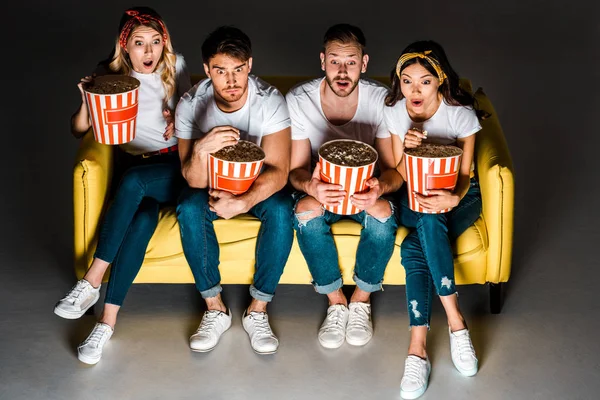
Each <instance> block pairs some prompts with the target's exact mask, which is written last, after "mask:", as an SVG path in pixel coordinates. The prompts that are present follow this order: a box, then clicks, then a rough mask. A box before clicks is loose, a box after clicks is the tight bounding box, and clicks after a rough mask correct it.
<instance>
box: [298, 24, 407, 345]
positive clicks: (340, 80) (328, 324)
mask: <svg viewBox="0 0 600 400" xmlns="http://www.w3.org/2000/svg"><path fill="white" fill-rule="evenodd" d="M323 42H324V49H323V51H322V52H321V54H320V57H321V69H322V70H323V71H325V77H324V78H319V79H314V80H311V81H308V82H305V83H303V84H300V85H298V86H296V87H295V88H293V89H292V90H290V92H289V93H288V94H287V95H286V100H287V103H288V109H289V110H290V117H291V119H292V160H291V165H290V183H291V184H292V186H293V187H294V188H295V189H296V190H297V191H298V192H300V193H296V198H297V199H298V200H297V203H296V207H295V216H294V229H295V230H296V237H297V239H298V243H299V245H300V249H301V250H302V253H303V254H304V257H305V259H306V261H307V264H308V266H309V269H310V271H311V274H312V277H313V285H314V286H315V289H316V291H317V292H318V293H321V294H326V295H327V297H328V299H329V308H328V309H327V316H326V317H325V320H324V321H323V324H322V326H321V329H320V330H319V334H318V338H319V342H320V343H321V345H322V346H324V347H326V348H337V347H340V346H341V345H342V344H343V343H344V341H347V342H348V343H349V344H351V345H355V346H361V345H364V344H366V343H368V342H369V340H371V337H372V336H373V325H372V323H371V306H370V295H371V293H372V292H375V291H378V290H380V289H381V284H382V281H383V273H384V271H385V267H386V266H387V263H388V262H389V259H390V257H391V256H392V252H393V249H394V241H395V237H396V230H397V227H398V226H397V222H396V218H395V216H394V209H393V206H392V204H391V203H390V202H389V201H387V200H385V199H383V198H381V196H383V195H384V194H386V193H391V192H394V191H396V190H398V188H399V187H400V186H401V184H402V178H401V176H400V174H399V173H398V172H397V171H396V169H395V164H394V157H393V154H392V142H391V137H390V134H389V132H388V130H387V127H386V126H385V123H384V122H383V121H384V120H383V109H384V98H385V96H386V94H387V88H386V87H385V86H383V85H381V84H379V83H375V82H373V81H369V80H366V79H361V77H360V75H361V73H363V72H366V70H367V64H368V62H369V56H368V55H367V54H365V45H366V42H365V37H364V35H363V33H362V31H361V30H360V29H359V28H357V27H355V26H352V25H348V24H339V25H334V26H332V27H331V28H329V29H328V30H327V32H326V33H325V38H324V41H323ZM333 139H353V140H359V141H362V142H364V143H367V144H369V145H371V146H374V147H375V149H376V150H377V152H378V153H379V169H380V171H381V172H380V174H378V176H377V177H373V178H371V179H369V180H368V181H367V185H368V187H369V189H368V191H366V192H365V193H361V194H354V195H353V196H351V202H352V203H353V204H354V205H355V206H356V207H357V208H359V209H361V210H362V211H361V212H360V213H358V214H355V215H352V216H349V217H345V218H351V219H353V220H355V221H357V222H359V223H360V224H361V225H362V226H363V229H362V231H361V238H360V242H359V246H358V250H357V254H356V264H355V268H354V281H355V282H356V288H355V290H354V293H353V294H352V297H351V299H350V304H348V300H347V299H346V297H345V295H344V293H343V292H342V289H341V288H342V284H343V281H342V275H341V273H340V269H339V265H338V254H337V249H336V247H335V243H334V241H333V236H332V234H331V229H330V225H331V224H332V223H334V222H336V221H338V220H340V218H342V216H340V215H337V214H333V213H331V212H329V211H327V210H325V209H324V208H323V205H330V206H335V205H337V204H338V203H339V202H340V201H341V200H342V199H343V197H344V192H343V191H341V188H342V187H341V186H340V185H334V184H330V183H326V182H323V181H321V180H320V170H319V164H318V163H317V161H318V154H317V152H318V149H319V147H320V146H321V145H322V144H323V143H325V142H327V141H329V140H333Z"/></svg>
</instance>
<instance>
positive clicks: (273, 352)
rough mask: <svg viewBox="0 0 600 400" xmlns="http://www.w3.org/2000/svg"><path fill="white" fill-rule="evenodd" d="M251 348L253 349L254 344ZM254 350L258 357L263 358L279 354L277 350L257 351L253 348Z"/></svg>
mask: <svg viewBox="0 0 600 400" xmlns="http://www.w3.org/2000/svg"><path fill="white" fill-rule="evenodd" d="M250 347H252V344H250ZM252 350H254V352H255V353H256V354H258V355H261V356H263V355H269V354H275V353H277V349H275V350H272V351H258V350H256V349H255V348H254V347H252Z"/></svg>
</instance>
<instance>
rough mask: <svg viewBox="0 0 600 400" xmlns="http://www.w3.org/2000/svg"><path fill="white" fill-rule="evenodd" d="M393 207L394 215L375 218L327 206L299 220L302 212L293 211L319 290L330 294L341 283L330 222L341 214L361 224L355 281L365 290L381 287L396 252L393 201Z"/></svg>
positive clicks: (295, 224)
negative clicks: (386, 270) (347, 213)
mask: <svg viewBox="0 0 600 400" xmlns="http://www.w3.org/2000/svg"><path fill="white" fill-rule="evenodd" d="M303 195H305V194H303ZM300 196H301V197H304V196H302V195H300ZM301 197H300V198H301ZM300 198H298V200H299V199H300ZM390 207H391V209H392V215H390V217H388V218H375V217H373V216H371V215H369V214H367V213H366V212H365V211H361V212H359V213H358V214H353V215H339V214H334V213H332V212H330V211H327V210H325V209H322V211H323V214H322V215H320V216H318V217H315V218H312V219H310V220H299V219H298V217H299V216H300V214H294V229H295V230H296V238H297V239H298V244H299V246H300V250H302V254H303V255H304V258H305V259H306V263H307V264H308V269H309V270H310V273H311V275H312V277H313V282H312V283H313V286H314V287H315V290H316V291H317V293H321V294H328V293H331V292H334V291H336V290H338V289H339V288H341V287H342V284H343V282H342V274H341V272H340V267H339V264H338V252H337V248H336V247H335V242H334V240H333V235H332V233H331V224H333V223H335V222H337V221H339V220H340V219H342V218H349V219H351V220H353V221H356V222H358V223H359V224H361V225H362V230H361V231H360V241H359V242H358V249H357V250H356V264H355V265H354V282H356V285H357V286H358V287H359V288H360V289H361V290H364V291H365V292H369V293H372V292H375V291H378V290H381V284H382V282H383V273H384V272H385V268H386V266H387V264H388V262H389V261H390V258H391V257H392V253H393V252H394V242H395V240H396V231H397V230H398V224H397V222H396V218H395V217H394V215H393V214H394V209H395V208H394V206H392V204H391V203H390Z"/></svg>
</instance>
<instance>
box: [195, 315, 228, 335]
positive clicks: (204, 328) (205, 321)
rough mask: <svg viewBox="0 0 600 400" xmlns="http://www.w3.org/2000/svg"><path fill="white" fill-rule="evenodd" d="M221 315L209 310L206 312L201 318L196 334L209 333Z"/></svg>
mask: <svg viewBox="0 0 600 400" xmlns="http://www.w3.org/2000/svg"><path fill="white" fill-rule="evenodd" d="M220 314H222V312H221V311H217V310H211V311H207V312H206V313H205V314H204V317H203V318H202V322H201V323H200V326H199V327H198V330H196V333H209V332H210V331H211V330H212V329H213V328H214V326H215V324H216V323H217V319H218V317H219V315H220Z"/></svg>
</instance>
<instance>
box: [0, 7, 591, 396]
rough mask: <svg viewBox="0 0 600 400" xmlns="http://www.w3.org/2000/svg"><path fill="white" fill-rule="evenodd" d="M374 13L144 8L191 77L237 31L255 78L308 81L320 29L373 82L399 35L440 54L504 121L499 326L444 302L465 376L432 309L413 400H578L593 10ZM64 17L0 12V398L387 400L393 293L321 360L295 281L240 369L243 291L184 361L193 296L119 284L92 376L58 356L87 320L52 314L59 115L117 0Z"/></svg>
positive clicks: (472, 305) (399, 326) (318, 309)
mask: <svg viewBox="0 0 600 400" xmlns="http://www.w3.org/2000/svg"><path fill="white" fill-rule="evenodd" d="M389 3H390V2H389V1H385V0H373V1H370V2H369V6H368V7H366V6H363V9H358V8H356V6H354V5H352V4H346V5H344V4H341V5H338V4H333V3H331V4H329V3H323V2H322V1H314V0H311V1H306V2H301V3H298V4H297V5H287V6H285V7H286V8H287V9H286V10H283V9H282V7H283V6H281V5H280V4H279V2H276V1H275V0H270V1H265V2H254V3H253V4H252V5H248V4H247V3H246V2H241V1H233V2H230V3H228V5H229V7H225V8H223V6H222V5H218V4H216V3H215V4H212V3H210V4H208V3H206V2H196V3H195V4H193V5H190V4H189V2H183V1H170V2H168V3H161V2H149V3H148V4H149V5H152V6H154V7H156V8H157V9H158V10H159V11H160V12H161V13H162V14H163V15H164V17H165V18H166V20H167V23H168V24H169V26H170V28H171V32H172V34H173V37H174V42H175V46H176V48H177V49H178V50H179V51H181V52H182V53H184V55H185V56H186V59H187V60H188V63H189V65H190V69H191V70H192V72H194V73H199V72H200V71H201V59H200V54H199V47H200V43H201V41H202V39H203V38H204V36H205V35H206V34H207V33H208V32H209V31H210V30H212V29H213V28H214V27H216V26H217V25H220V24H225V23H230V24H236V25H238V26H240V27H241V28H242V29H244V30H246V31H247V32H248V33H249V34H250V36H251V37H252V38H253V40H254V43H255V46H254V51H255V53H254V54H255V71H256V72H257V73H258V74H267V75H268V74H281V75H294V74H297V75H307V74H318V73H319V69H318V64H317V52H318V49H319V45H320V44H319V43H320V42H319V41H320V37H321V35H322V34H323V32H324V30H325V29H326V27H327V26H328V25H330V24H332V23H336V22H340V21H347V22H351V23H354V24H357V25H359V26H361V27H362V28H363V29H364V31H365V34H366V35H367V39H368V40H369V47H368V49H369V52H370V54H371V64H370V67H369V73H370V74H371V75H385V74H387V73H388V70H389V69H390V66H391V65H392V64H393V62H394V60H395V57H397V55H398V54H399V52H400V51H401V50H402V48H403V47H404V46H405V45H406V44H408V43H409V42H410V41H412V40H416V39H420V38H433V39H436V40H438V41H440V42H441V43H442V44H444V46H445V47H446V49H447V51H448V53H449V55H450V57H451V61H452V62H453V64H454V65H455V67H456V68H457V70H458V71H459V73H461V74H462V75H464V76H468V77H470V78H471V79H472V80H473V82H474V84H475V86H483V87H484V88H485V90H486V92H487V93H488V95H489V96H490V98H491V99H492V101H493V102H494V105H495V106H496V109H497V113H498V115H499V117H500V120H501V122H502V125H503V127H504V130H505V133H506V136H507V140H508V142H509V146H510V149H511V153H512V156H513V159H514V163H515V169H516V177H517V194H516V208H515V245H514V257H513V273H512V276H511V280H510V282H509V285H508V287H507V293H506V296H507V297H506V303H505V305H504V309H503V311H502V314H500V315H490V314H489V313H488V310H487V301H488V298H487V288H486V287H483V286H469V287H463V288H461V305H462V308H463V311H464V312H465V314H466V316H467V318H468V322H469V324H470V328H471V330H472V336H473V339H474V342H475V347H476V349H477V352H478V355H479V358H480V360H481V369H480V372H479V374H478V375H477V376H476V377H474V378H463V377H461V376H459V374H458V373H457V371H455V370H454V368H453V366H452V364H451V361H450V357H449V351H448V350H449V349H448V339H447V334H446V332H445V329H444V325H445V322H444V318H443V312H442V310H441V307H439V305H436V308H435V309H434V317H433V324H432V331H431V334H430V338H429V349H430V355H431V358H432V362H433V372H432V376H431V381H430V388H429V389H428V391H427V393H426V395H425V396H424V397H423V398H424V399H434V398H445V399H465V398H469V399H470V398H473V399H478V398H489V399H505V398H510V399H595V398H597V397H598V392H599V391H600V382H599V379H598V376H600V375H599V373H600V365H599V362H598V357H599V356H600V345H599V342H598V340H597V337H598V333H597V332H598V331H599V329H600V324H599V323H598V315H600V313H599V311H600V309H599V308H600V307H599V306H600V303H599V301H598V300H597V296H596V295H595V294H596V293H597V292H598V288H599V285H598V282H600V272H599V270H600V268H599V266H600V265H599V262H598V260H597V258H596V249H597V248H596V247H595V246H597V243H600V230H599V229H598V225H599V222H600V221H599V218H598V217H599V214H598V210H597V207H595V206H596V204H597V198H598V196H599V195H600V191H599V189H598V178H597V176H595V175H596V172H597V171H598V167H597V166H596V165H595V163H594V161H595V160H596V158H597V150H596V149H597V148H598V146H599V145H600V141H599V139H598V135H597V132H598V129H597V123H595V122H596V121H595V119H596V118H595V115H597V109H598V107H599V106H600V98H599V96H598V89H599V85H598V82H599V78H600V68H599V67H600V66H599V65H598V59H599V58H598V56H599V54H598V53H599V47H598V44H597V43H598V39H599V36H600V31H599V30H598V22H597V18H596V15H597V11H598V10H597V6H594V7H596V8H595V9H592V8H590V7H589V6H588V7H587V8H583V7H580V6H579V4H578V2H577V1H571V2H569V7H566V6H561V5H559V4H558V3H547V2H546V3H544V5H542V3H540V2H534V1H522V0H508V1H503V2H480V1H475V0H472V1H471V0H460V1H457V2H452V3H446V2H444V3H441V4H436V5H434V4H432V3H422V4H421V5H417V4H412V3H411V4H408V3H394V4H395V5H393V6H392V5H390V4H389ZM82 4H84V3H79V2H68V1H62V2H53V3H49V4H48V5H47V4H45V3H44V2H41V1H34V2H27V3H19V4H13V9H11V10H9V11H16V12H15V13H14V14H13V13H12V12H11V13H9V14H8V16H6V17H5V24H6V25H5V26H6V27H5V31H6V32H10V35H8V36H7V38H6V39H5V48H6V50H5V52H6V53H5V54H6V57H5V59H6V60H9V61H14V62H15V64H14V66H13V64H9V63H8V62H5V63H4V64H3V73H2V84H3V87H4V91H5V96H3V100H2V104H3V107H2V117H3V118H2V121H3V123H4V129H3V130H2V133H3V135H4V138H5V144H4V146H3V154H2V156H0V160H1V161H0V162H2V168H0V174H1V175H0V176H1V179H2V183H3V185H2V186H3V188H4V190H3V192H2V196H1V199H2V200H1V207H0V212H1V214H0V260H1V261H0V262H1V273H2V276H1V279H0V337H1V338H2V340H0V398H1V399H71V398H82V399H94V398H107V397H112V398H117V399H139V398H149V399H154V398H174V399H187V398H201V399H204V398H211V399H213V398H214V399H279V398H290V399H305V398H313V399H347V398H369V399H370V398H373V399H397V398H399V383H400V377H401V375H402V369H403V360H404V357H405V354H406V346H407V343H408V329H407V314H406V307H405V305H404V288H403V287H386V288H385V292H383V293H380V294H377V295H376V296H375V297H374V299H373V303H374V324H375V337H374V339H373V341H372V342H371V343H370V344H369V345H367V346H366V347H364V348H351V347H350V346H344V347H342V348H341V349H339V350H337V351H328V350H325V349H322V348H320V346H319V344H318V343H317V340H316V332H317V329H318V327H319V324H320V322H321V320H322V318H323V315H324V312H325V308H326V304H325V300H324V298H322V297H320V296H318V295H316V294H315V293H314V291H313V290H312V288H311V287H309V286H287V285H282V286H280V287H279V289H278V292H277V297H276V301H275V302H274V303H273V305H272V307H271V309H270V316H271V319H272V323H273V327H274V329H275V331H276V333H277V334H278V336H279V338H280V339H281V343H282V344H281V347H280V350H279V352H278V353H277V354H276V355H273V356H267V357H260V356H257V355H255V354H254V353H253V352H252V350H251V349H250V346H249V343H248V339H247V337H246V335H245V333H244V332H243V329H242V327H241V322H240V315H241V311H242V309H243V307H244V305H245V302H246V301H247V298H248V295H247V288H246V287H242V286H227V287H226V291H225V296H226V300H227V301H228V303H229V304H230V306H231V307H232V310H233V313H234V316H235V322H234V325H233V327H232V329H231V330H230V331H229V332H227V333H226V334H225V336H224V337H223V340H222V342H221V343H220V344H219V346H218V347H217V348H216V349H215V350H214V351H213V352H211V353H208V354H196V353H192V352H190V351H189V349H188V347H187V338H188V336H189V335H190V333H191V332H193V330H194V329H195V328H196V326H197V324H198V323H199V320H200V317H201V313H202V311H203V308H202V305H201V301H200V298H199V296H198V294H197V293H196V292H195V290H194V288H193V286H191V285H137V286H135V287H133V288H132V290H131V292H130V295H129V296H128V299H127V302H126V304H125V307H124V308H123V311H122V313H121V314H120V319H119V323H118V325H117V330H116V333H115V335H114V336H113V339H111V341H110V343H109V345H108V346H107V348H106V351H105V355H104V357H103V359H102V361H101V362H100V363H99V364H98V365H96V366H94V367H88V366H85V365H83V364H81V363H79V362H78V361H77V358H76V353H75V347H76V345H77V344H78V343H79V342H80V341H81V340H82V339H83V338H85V336H86V335H87V333H88V332H89V330H90V329H91V327H92V326H93V323H94V319H93V318H92V317H84V318H82V319H80V320H76V321H67V320H63V319H60V318H58V317H56V316H55V315H54V314H52V307H53V304H54V303H55V302H56V300H57V299H58V298H60V296H62V295H63V294H64V292H65V291H66V290H67V289H68V288H69V287H70V286H71V285H72V284H73V279H74V278H73V272H72V236H71V235H72V209H71V196H72V194H71V193H72V190H71V168H72V163H73V157H74V154H75V150H76V146H77V143H76V140H74V139H72V138H71V137H70V136H69V134H68V119H69V116H70V114H71V113H72V111H73V110H74V109H75V107H76V106H77V105H78V94H77V91H76V88H75V83H76V82H77V81H78V80H79V78H80V77H81V76H83V75H84V74H86V73H87V72H88V71H90V70H91V68H93V66H94V64H95V62H97V61H98V59H99V58H100V57H102V56H104V55H105V53H107V52H108V50H109V49H110V46H111V42H112V40H109V38H111V37H112V35H113V34H114V30H115V28H116V24H117V21H118V19H119V17H120V13H121V12H122V11H123V10H124V9H125V8H126V7H127V6H129V5H130V3H129V2H123V1H118V0H107V1H104V2H102V6H101V8H100V7H99V6H96V7H94V8H91V7H89V8H87V7H83V6H82ZM316 5H319V7H318V8H316ZM317 9H318V10H320V11H318V12H317V11H315V10H317ZM357 11H358V12H357ZM248 15H253V16H256V15H260V16H261V21H258V19H256V18H254V19H252V20H250V19H247V16H248ZM286 16H288V17H286ZM265 21H268V24H267V23H265ZM308 22H310V23H308ZM267 26H268V29H267ZM9 94H10V96H9ZM398 268H400V267H399V266H398Z"/></svg>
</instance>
